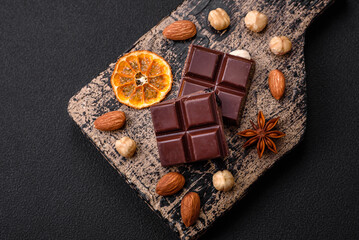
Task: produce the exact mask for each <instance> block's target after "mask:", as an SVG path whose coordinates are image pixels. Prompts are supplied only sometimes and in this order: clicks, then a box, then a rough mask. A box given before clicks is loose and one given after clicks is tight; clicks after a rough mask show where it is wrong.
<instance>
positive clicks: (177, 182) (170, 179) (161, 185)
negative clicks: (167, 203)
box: [156, 172, 185, 196]
mask: <svg viewBox="0 0 359 240" xmlns="http://www.w3.org/2000/svg"><path fill="white" fill-rule="evenodd" d="M184 183H185V179H184V177H183V175H182V174H180V173H176V172H170V173H167V174H166V175H164V176H163V177H162V178H161V179H160V180H159V181H158V183H157V186H156V193H157V194H158V195H161V196H169V195H173V194H175V193H176V192H178V191H179V190H181V189H182V188H183V186H184Z"/></svg>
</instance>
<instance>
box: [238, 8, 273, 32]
mask: <svg viewBox="0 0 359 240" xmlns="http://www.w3.org/2000/svg"><path fill="white" fill-rule="evenodd" d="M244 23H245V24H246V27H247V28H248V29H249V30H251V31H253V32H260V31H262V30H263V29H264V28H265V27H266V26H267V23H268V17H267V16H266V15H265V14H263V13H261V12H258V11H250V12H248V13H247V15H246V17H245V18H244Z"/></svg>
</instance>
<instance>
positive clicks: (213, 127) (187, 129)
mask: <svg viewBox="0 0 359 240" xmlns="http://www.w3.org/2000/svg"><path fill="white" fill-rule="evenodd" d="M150 109H151V114H152V122H153V127H154V130H155V133H156V139H157V146H158V152H159V155H160V160H161V164H162V166H171V165H176V164H182V163H190V162H196V161H202V160H209V159H213V158H221V157H222V158H223V157H225V156H227V155H228V146H227V142H226V139H225V136H224V132H223V122H222V115H221V109H220V108H219V106H218V105H217V101H216V95H215V93H214V92H213V91H211V92H204V91H201V92H197V93H194V94H191V95H187V96H184V97H179V98H177V99H173V100H168V101H165V102H162V103H159V104H156V105H153V106H151V108H150Z"/></svg>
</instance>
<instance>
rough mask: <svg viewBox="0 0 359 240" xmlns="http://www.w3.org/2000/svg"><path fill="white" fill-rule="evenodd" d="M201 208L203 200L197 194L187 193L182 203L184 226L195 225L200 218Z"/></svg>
mask: <svg viewBox="0 0 359 240" xmlns="http://www.w3.org/2000/svg"><path fill="white" fill-rule="evenodd" d="M200 207H201V200H200V199H199V196H198V194H197V193H195V192H190V193H187V194H186V195H185V196H184V197H183V199H182V201H181V217H182V221H183V223H184V225H186V227H189V226H191V225H193V224H194V223H195V222H196V221H197V219H198V217H199V211H200Z"/></svg>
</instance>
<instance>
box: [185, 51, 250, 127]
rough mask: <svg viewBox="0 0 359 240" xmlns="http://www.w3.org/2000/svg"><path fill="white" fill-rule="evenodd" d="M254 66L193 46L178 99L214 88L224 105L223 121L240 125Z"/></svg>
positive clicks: (235, 57) (246, 61)
mask: <svg viewBox="0 0 359 240" xmlns="http://www.w3.org/2000/svg"><path fill="white" fill-rule="evenodd" d="M254 65H255V64H254V61H252V60H248V59H244V58H241V57H237V56H233V55H230V54H226V53H223V52H219V51H215V50H212V49H209V48H204V47H200V46H195V45H191V46H190V48H189V52H188V56H187V60H186V63H185V67H184V69H183V73H182V81H181V87H180V91H179V93H178V96H184V95H187V94H190V93H193V92H196V91H198V90H200V89H205V88H212V89H214V91H215V92H216V93H217V94H218V96H219V98H220V99H221V101H222V115H223V119H224V120H225V121H226V122H229V123H234V124H239V121H240V116H241V114H242V110H243V106H244V103H245V100H246V96H247V93H248V88H249V86H250V80H251V78H252V75H253V72H254Z"/></svg>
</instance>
